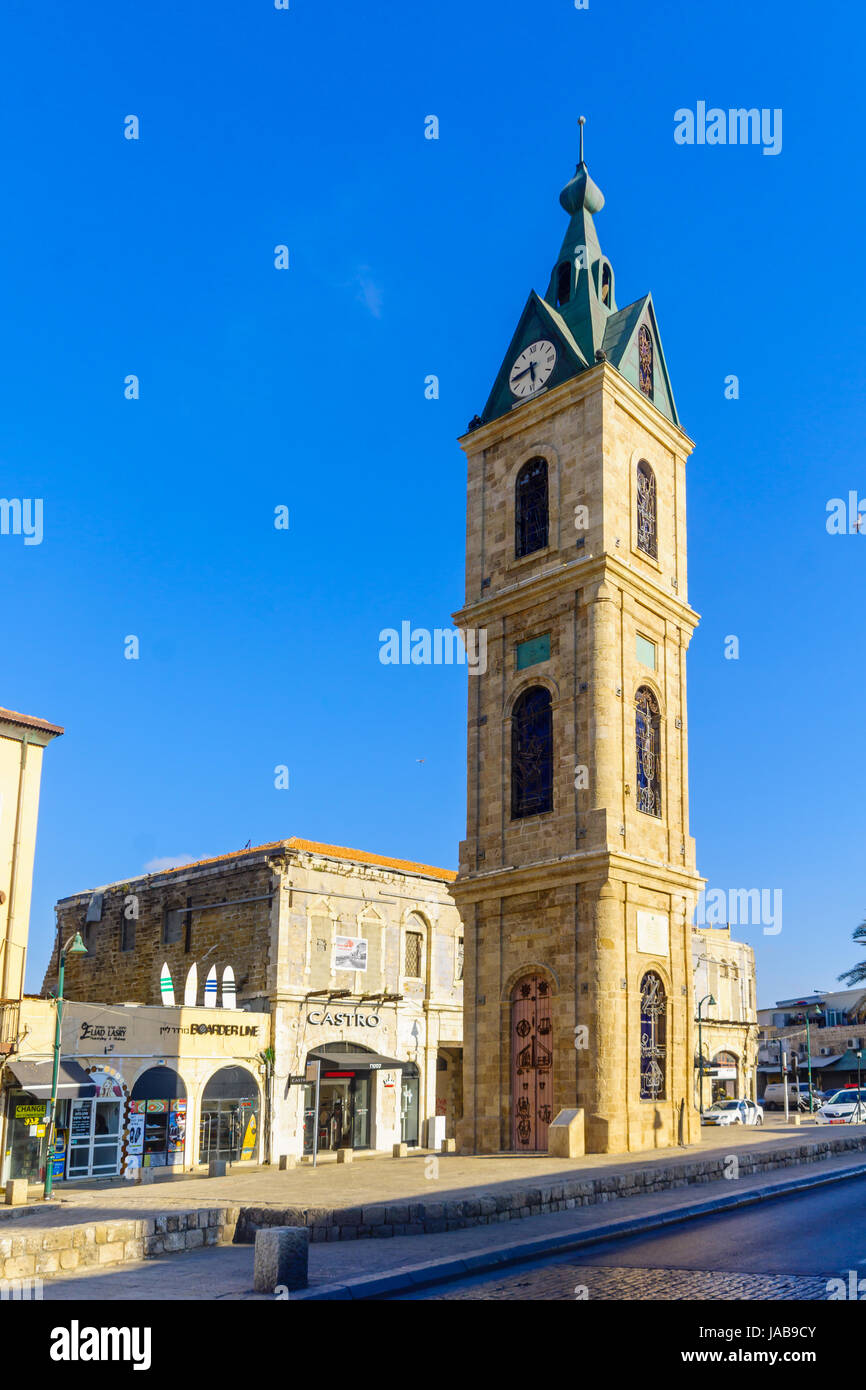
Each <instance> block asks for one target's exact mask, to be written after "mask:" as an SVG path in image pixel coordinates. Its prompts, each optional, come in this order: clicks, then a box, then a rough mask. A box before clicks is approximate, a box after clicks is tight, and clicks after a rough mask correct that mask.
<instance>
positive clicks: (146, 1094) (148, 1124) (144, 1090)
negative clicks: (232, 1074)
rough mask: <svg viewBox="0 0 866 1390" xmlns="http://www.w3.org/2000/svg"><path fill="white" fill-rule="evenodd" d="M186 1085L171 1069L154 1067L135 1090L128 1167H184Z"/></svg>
mask: <svg viewBox="0 0 866 1390" xmlns="http://www.w3.org/2000/svg"><path fill="white" fill-rule="evenodd" d="M186 1105H187V1101H186V1085H185V1084H184V1081H183V1078H182V1077H180V1076H179V1075H178V1074H177V1072H176V1071H174V1070H173V1069H172V1068H171V1067H151V1068H150V1069H149V1070H148V1071H146V1072H144V1074H143V1075H142V1076H140V1077H139V1078H138V1080H137V1081H136V1083H135V1085H134V1086H133V1088H132V1099H131V1101H130V1106H129V1112H130V1114H129V1133H128V1135H127V1153H128V1154H129V1162H128V1166H129V1167H136V1166H138V1164H140V1165H141V1166H142V1167H144V1168H170V1167H173V1166H175V1165H179V1166H182V1165H183V1153H184V1144H185V1142H186Z"/></svg>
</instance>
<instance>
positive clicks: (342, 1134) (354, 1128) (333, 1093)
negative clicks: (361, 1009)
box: [304, 1042, 378, 1154]
mask: <svg viewBox="0 0 866 1390" xmlns="http://www.w3.org/2000/svg"><path fill="white" fill-rule="evenodd" d="M329 1057H333V1059H334V1061H333V1064H332V1065H330V1066H329V1065H328V1058H329ZM311 1058H318V1059H319V1060H320V1062H321V1070H320V1074H319V1114H318V1116H317V1115H316V1088H315V1086H314V1085H313V1084H312V1083H311V1082H310V1083H308V1084H307V1085H306V1086H305V1087H304V1153H308V1154H310V1153H312V1152H313V1134H314V1131H315V1128H316V1125H317V1124H318V1140H317V1144H316V1147H317V1149H318V1150H319V1152H321V1151H322V1150H323V1149H325V1150H334V1149H369V1147H370V1120H371V1104H370V1101H371V1091H372V1080H373V1077H374V1075H375V1072H374V1071H372V1070H371V1068H370V1062H371V1061H376V1060H377V1058H378V1054H377V1053H375V1052H374V1051H373V1049H372V1048H371V1047H365V1046H364V1045H363V1043H343V1042H330V1043H321V1044H320V1045H319V1046H318V1047H317V1048H316V1049H315V1051H314V1052H313V1053H311V1054H310V1057H308V1059H307V1060H308V1061H309V1060H310V1059H311Z"/></svg>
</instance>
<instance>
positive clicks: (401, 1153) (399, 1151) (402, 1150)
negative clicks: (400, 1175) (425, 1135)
mask: <svg viewBox="0 0 866 1390" xmlns="http://www.w3.org/2000/svg"><path fill="white" fill-rule="evenodd" d="M408 1152H409V1149H408V1147H407V1145H406V1144H395V1145H394V1148H393V1150H392V1153H393V1156H394V1158H405V1157H406V1155H407V1153H408Z"/></svg>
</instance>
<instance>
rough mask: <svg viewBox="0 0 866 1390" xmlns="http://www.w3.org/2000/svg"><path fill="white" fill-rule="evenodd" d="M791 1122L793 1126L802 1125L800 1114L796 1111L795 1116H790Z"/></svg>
mask: <svg viewBox="0 0 866 1390" xmlns="http://www.w3.org/2000/svg"><path fill="white" fill-rule="evenodd" d="M790 1120H791V1124H792V1125H798V1124H799V1123H800V1115H799V1112H798V1111H796V1110H795V1111H794V1113H793V1115H791V1116H790Z"/></svg>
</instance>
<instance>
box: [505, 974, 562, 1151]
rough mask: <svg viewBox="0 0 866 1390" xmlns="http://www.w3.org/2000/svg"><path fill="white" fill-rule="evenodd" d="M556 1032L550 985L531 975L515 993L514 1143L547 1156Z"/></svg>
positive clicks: (513, 1046)
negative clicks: (552, 1018)
mask: <svg viewBox="0 0 866 1390" xmlns="http://www.w3.org/2000/svg"><path fill="white" fill-rule="evenodd" d="M552 1099H553V1030H552V1024H551V1019H550V985H549V984H548V982H547V981H546V980H545V979H543V978H542V977H541V976H540V975H527V976H525V977H524V979H522V980H518V982H517V984H516V985H515V986H514V989H513V990H512V992H511V1143H512V1146H513V1147H514V1148H515V1149H518V1150H523V1151H524V1152H526V1151H530V1152H535V1153H538V1152H545V1151H546V1150H547V1130H548V1126H549V1124H550V1121H551V1119H552V1115H551V1104H552Z"/></svg>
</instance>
